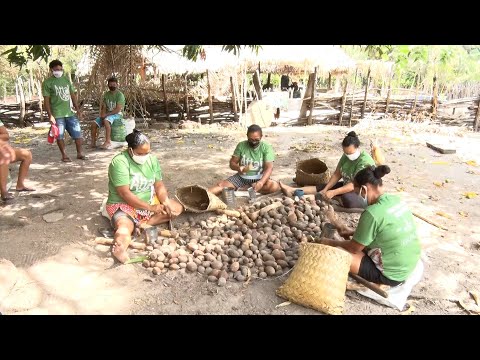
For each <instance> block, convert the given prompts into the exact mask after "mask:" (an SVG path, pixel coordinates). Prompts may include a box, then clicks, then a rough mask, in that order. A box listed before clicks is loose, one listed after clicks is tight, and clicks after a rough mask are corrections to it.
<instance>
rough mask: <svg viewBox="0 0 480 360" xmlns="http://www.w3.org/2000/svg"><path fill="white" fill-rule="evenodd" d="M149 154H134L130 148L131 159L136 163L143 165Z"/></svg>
mask: <svg viewBox="0 0 480 360" xmlns="http://www.w3.org/2000/svg"><path fill="white" fill-rule="evenodd" d="M149 155H150V154H147V155H135V154H134V152H133V150H132V160H133V161H135V162H136V163H137V164H138V165H143V164H145V162H146V161H147V160H148V156H149Z"/></svg>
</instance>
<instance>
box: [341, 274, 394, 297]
mask: <svg viewBox="0 0 480 360" xmlns="http://www.w3.org/2000/svg"><path fill="white" fill-rule="evenodd" d="M348 276H351V277H352V278H353V279H355V280H356V281H358V282H359V283H360V284H362V285H364V286H365V287H367V288H369V289H370V290H372V291H374V292H376V293H377V294H378V295H380V296H383V297H384V298H385V299H386V298H388V293H387V292H386V291H385V290H382V289H381V288H380V287H379V286H378V285H376V284H374V283H371V282H370V281H367V280H365V279H364V278H362V277H360V276H358V275H357V274H352V273H348Z"/></svg>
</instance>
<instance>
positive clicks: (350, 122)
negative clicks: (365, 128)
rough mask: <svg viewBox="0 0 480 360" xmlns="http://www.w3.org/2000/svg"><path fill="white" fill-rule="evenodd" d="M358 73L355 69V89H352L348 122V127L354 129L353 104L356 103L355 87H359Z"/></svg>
mask: <svg viewBox="0 0 480 360" xmlns="http://www.w3.org/2000/svg"><path fill="white" fill-rule="evenodd" d="M357 73H358V68H356V69H355V80H353V89H352V104H351V105H350V119H349V120H348V126H349V127H352V116H353V103H354V101H355V99H354V98H355V85H357Z"/></svg>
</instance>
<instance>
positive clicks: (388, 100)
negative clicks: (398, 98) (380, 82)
mask: <svg viewBox="0 0 480 360" xmlns="http://www.w3.org/2000/svg"><path fill="white" fill-rule="evenodd" d="M392 79H393V71H392V74H391V75H390V79H388V89H387V102H386V104H385V116H387V114H388V107H389V106H390V91H391V88H392Z"/></svg>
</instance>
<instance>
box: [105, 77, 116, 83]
mask: <svg viewBox="0 0 480 360" xmlns="http://www.w3.org/2000/svg"><path fill="white" fill-rule="evenodd" d="M111 82H116V83H117V84H118V80H117V78H116V77H115V76H110V77H109V78H108V80H107V83H111Z"/></svg>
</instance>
